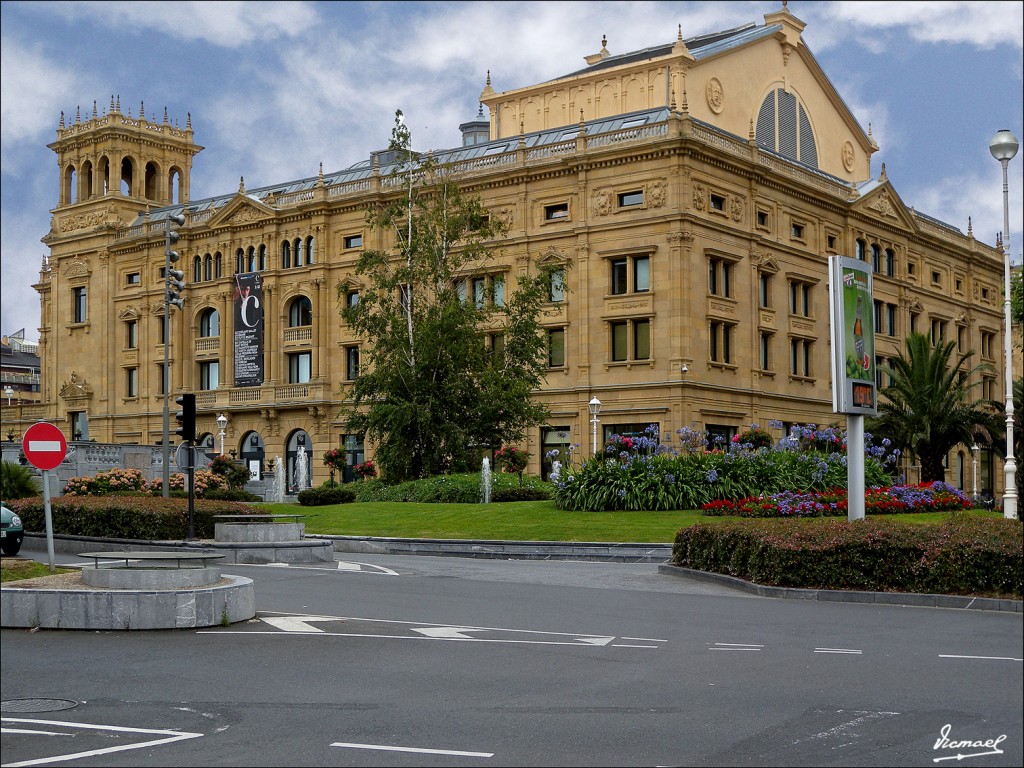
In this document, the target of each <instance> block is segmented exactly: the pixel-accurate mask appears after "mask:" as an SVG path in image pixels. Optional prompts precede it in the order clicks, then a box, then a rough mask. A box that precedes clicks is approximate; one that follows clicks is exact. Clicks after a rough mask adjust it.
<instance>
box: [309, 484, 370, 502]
mask: <svg viewBox="0 0 1024 768" xmlns="http://www.w3.org/2000/svg"><path fill="white" fill-rule="evenodd" d="M297 498H298V500H299V504H301V505H302V506H304V507H322V506H324V505H325V504H349V503H351V502H353V501H355V500H356V494H355V491H353V490H352V489H351V488H346V487H345V486H343V485H322V486H320V487H319V488H307V489H306V490H304V491H299V495H298V497H297Z"/></svg>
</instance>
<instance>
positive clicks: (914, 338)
mask: <svg viewBox="0 0 1024 768" xmlns="http://www.w3.org/2000/svg"><path fill="white" fill-rule="evenodd" d="M954 348H955V344H954V343H953V342H951V341H950V342H944V343H939V344H938V345H932V342H931V341H930V340H929V338H928V337H927V336H925V335H924V334H922V333H916V332H915V333H911V334H910V336H908V337H907V339H906V350H905V352H903V353H901V354H900V355H899V356H898V357H896V358H893V359H892V360H891V361H890V364H889V365H888V366H883V370H884V371H885V373H886V374H887V375H888V376H889V381H890V383H889V385H888V386H886V387H884V388H883V389H882V391H881V393H880V394H881V398H879V403H878V416H877V417H874V418H872V419H870V420H869V421H868V424H867V425H866V427H867V429H868V430H870V432H871V433H872V434H873V435H876V436H884V437H888V438H889V439H890V440H892V441H893V443H894V444H895V445H896V446H898V447H899V448H900V449H901V450H903V451H904V452H907V451H909V452H910V454H911V455H912V456H914V457H916V458H917V460H918V461H919V462H920V464H921V480H922V481H924V482H928V481H932V480H944V479H945V472H944V469H943V466H942V461H943V458H944V457H945V456H946V454H947V453H948V452H949V450H950V449H951V448H953V447H954V446H955V445H957V444H959V443H963V444H965V445H971V444H972V443H973V442H974V441H975V440H976V439H977V438H978V436H979V435H985V436H988V438H989V439H990V440H991V439H992V438H993V437H994V436H995V435H998V434H1003V431H1002V427H1000V424H999V415H998V411H999V409H998V407H997V405H996V404H995V403H993V402H992V401H991V400H983V399H971V390H972V389H974V388H975V387H977V386H979V384H980V381H979V379H978V376H977V374H980V373H982V372H987V371H991V370H992V367H991V366H990V365H988V364H984V363H983V364H981V365H977V366H974V367H969V366H968V365H967V364H968V361H969V360H970V358H971V357H972V356H973V354H974V353H973V352H964V353H960V354H957V353H956V352H955V349H954ZM972 379H973V380H974V381H973V382H972Z"/></svg>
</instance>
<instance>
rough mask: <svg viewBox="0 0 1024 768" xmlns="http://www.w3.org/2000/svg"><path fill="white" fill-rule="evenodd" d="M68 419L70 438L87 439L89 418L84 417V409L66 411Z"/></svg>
mask: <svg viewBox="0 0 1024 768" xmlns="http://www.w3.org/2000/svg"><path fill="white" fill-rule="evenodd" d="M68 421H70V422H71V439H72V440H88V439H89V419H88V418H86V415H85V411H71V412H69V413H68Z"/></svg>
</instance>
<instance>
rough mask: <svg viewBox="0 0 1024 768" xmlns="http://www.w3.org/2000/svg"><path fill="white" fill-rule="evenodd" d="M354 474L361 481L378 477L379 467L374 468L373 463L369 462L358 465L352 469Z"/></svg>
mask: <svg viewBox="0 0 1024 768" xmlns="http://www.w3.org/2000/svg"><path fill="white" fill-rule="evenodd" d="M352 474H354V475H355V476H356V477H358V478H359V479H360V480H366V479H368V478H371V477H376V476H377V467H376V466H374V464H373V461H370V460H367V461H364V462H363V463H362V464H356V465H354V466H353V467H352Z"/></svg>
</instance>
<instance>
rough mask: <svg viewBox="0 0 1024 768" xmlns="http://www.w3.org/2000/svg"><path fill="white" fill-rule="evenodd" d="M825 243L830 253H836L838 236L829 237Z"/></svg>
mask: <svg viewBox="0 0 1024 768" xmlns="http://www.w3.org/2000/svg"><path fill="white" fill-rule="evenodd" d="M825 242H826V243H827V248H828V249H829V250H830V251H835V249H836V236H835V235H829V236H828V237H826V238H825Z"/></svg>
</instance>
